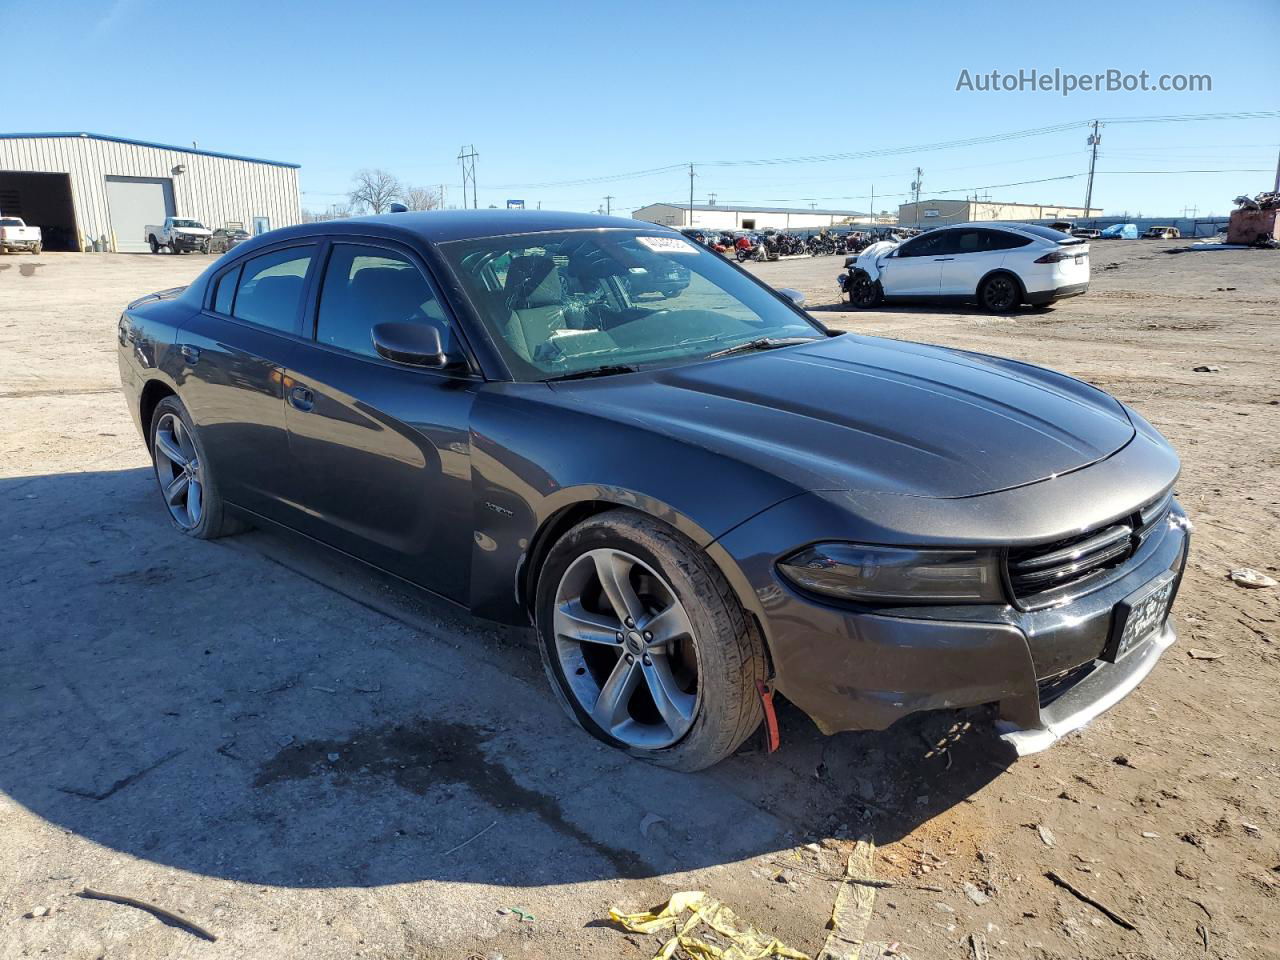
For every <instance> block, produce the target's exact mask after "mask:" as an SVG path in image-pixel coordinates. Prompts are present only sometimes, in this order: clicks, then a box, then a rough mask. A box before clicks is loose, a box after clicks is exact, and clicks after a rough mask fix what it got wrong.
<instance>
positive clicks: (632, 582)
mask: <svg viewBox="0 0 1280 960" xmlns="http://www.w3.org/2000/svg"><path fill="white" fill-rule="evenodd" d="M536 607H537V609H536V614H537V615H536V620H537V625H538V636H539V641H540V642H539V647H540V649H541V652H542V661H543V666H544V667H545V669H546V672H547V676H548V678H549V679H550V681H551V685H552V687H553V689H554V690H555V692H556V694H557V696H558V697H559V699H560V701H561V703H562V705H563V706H564V707H565V709H566V711H567V712H568V713H569V715H570V716H571V717H572V718H573V719H574V720H575V721H576V722H577V723H578V724H579V725H580V726H582V727H583V728H584V729H585V730H586V731H587V732H588V733H590V734H592V735H593V736H595V737H597V738H599V739H600V740H603V741H604V742H606V743H608V744H610V745H612V746H615V747H619V748H621V749H623V750H626V751H627V752H628V753H629V754H631V755H632V756H633V757H637V758H639V759H642V760H646V761H649V762H651V763H655V764H660V765H662V766H666V767H671V768H673V769H677V770H685V771H692V770H701V769H703V768H704V767H709V766H711V765H712V764H714V763H717V762H719V761H720V760H723V759H724V758H725V757H727V756H729V755H730V754H731V753H733V751H734V750H736V749H737V748H738V746H739V745H740V744H741V743H742V742H743V740H745V739H746V738H747V737H748V736H749V735H750V734H751V732H752V731H753V730H755V729H756V727H757V726H759V724H760V720H761V718H762V716H763V710H762V708H761V704H760V697H759V693H758V689H757V682H758V681H763V680H765V679H766V676H767V674H766V669H765V656H764V644H763V641H762V640H761V638H760V635H759V632H758V630H757V629H756V627H755V625H754V623H753V622H752V621H751V620H750V619H749V617H748V616H747V615H746V613H745V612H744V611H743V609H742V606H741V605H740V604H739V602H738V600H737V597H736V596H734V594H733V591H732V590H731V589H730V587H729V585H728V583H727V582H726V581H725V579H724V577H723V575H722V574H721V573H720V571H719V570H718V569H717V568H716V567H715V565H714V564H713V563H712V561H711V560H710V558H709V557H707V555H706V554H705V553H704V552H703V551H702V550H700V549H698V547H697V546H695V545H694V544H693V543H691V542H690V541H688V540H687V539H685V538H684V537H683V536H682V535H681V534H679V533H678V532H677V531H675V530H673V529H672V528H670V527H668V526H667V525H666V524H663V523H661V522H659V521H658V520H655V519H654V518H652V517H648V516H645V515H643V514H639V513H635V512H632V511H630V510H611V511H608V512H606V513H601V514H597V515H596V516H594V517H591V518H590V519H588V520H584V521H583V522H582V523H580V524H578V525H577V526H576V527H574V528H573V529H572V530H570V531H569V532H568V533H567V534H565V536H564V537H563V538H561V539H560V541H559V542H557V543H556V544H555V546H554V547H552V548H551V551H550V553H549V555H548V557H547V560H546V563H545V565H544V566H543V569H542V572H541V574H540V576H539V578H538V588H537V598H536Z"/></svg>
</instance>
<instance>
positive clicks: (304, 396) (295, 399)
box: [289, 387, 316, 410]
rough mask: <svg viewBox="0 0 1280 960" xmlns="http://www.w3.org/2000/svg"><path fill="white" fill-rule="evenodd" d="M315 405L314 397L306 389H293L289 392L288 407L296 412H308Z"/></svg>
mask: <svg viewBox="0 0 1280 960" xmlns="http://www.w3.org/2000/svg"><path fill="white" fill-rule="evenodd" d="M315 405H316V395H315V394H314V393H312V392H311V391H310V390H308V389H307V388H306V387H294V388H293V389H292V390H290V391H289V406H291V407H293V408H294V409H296V410H310V409H311V408H312V407H314V406H315Z"/></svg>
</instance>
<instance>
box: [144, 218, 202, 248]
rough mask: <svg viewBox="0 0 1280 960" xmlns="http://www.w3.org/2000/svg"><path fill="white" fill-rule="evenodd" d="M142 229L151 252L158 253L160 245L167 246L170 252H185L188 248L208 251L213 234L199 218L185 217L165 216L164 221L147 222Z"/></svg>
mask: <svg viewBox="0 0 1280 960" xmlns="http://www.w3.org/2000/svg"><path fill="white" fill-rule="evenodd" d="M144 231H145V232H144V234H143V235H144V236H145V237H146V240H147V243H148V244H150V245H151V252H152V253H159V252H160V248H161V247H168V248H169V252H170V253H186V252H187V251H188V250H199V251H200V252H201V253H208V252H209V240H210V238H211V237H212V236H213V231H212V230H210V229H209V228H208V227H206V226H205V225H204V224H203V223H201V222H200V221H199V220H190V219H188V218H186V217H165V218H164V223H162V224H158V225H157V224H154V223H149V224H147V226H146V227H145V228H144Z"/></svg>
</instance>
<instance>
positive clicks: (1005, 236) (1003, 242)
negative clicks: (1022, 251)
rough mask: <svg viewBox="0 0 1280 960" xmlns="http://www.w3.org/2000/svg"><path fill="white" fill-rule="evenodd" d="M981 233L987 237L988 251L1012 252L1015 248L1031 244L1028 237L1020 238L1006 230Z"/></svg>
mask: <svg viewBox="0 0 1280 960" xmlns="http://www.w3.org/2000/svg"><path fill="white" fill-rule="evenodd" d="M983 233H985V234H986V235H987V249H988V250H1013V249H1015V248H1017V247H1025V246H1026V245H1027V244H1028V243H1030V242H1031V238H1030V237H1020V236H1018V234H1016V233H1009V232H1008V231H1007V230H984V231H983Z"/></svg>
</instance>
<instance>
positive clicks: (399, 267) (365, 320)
mask: <svg viewBox="0 0 1280 960" xmlns="http://www.w3.org/2000/svg"><path fill="white" fill-rule="evenodd" d="M379 323H430V324H432V325H434V326H435V327H436V328H437V329H439V331H440V341H441V343H442V344H443V345H444V348H445V350H446V351H449V350H451V349H452V346H451V339H452V338H451V337H450V331H449V324H448V321H447V320H446V319H445V314H444V311H443V310H442V309H441V307H440V300H439V298H438V297H437V296H436V294H435V291H434V290H432V288H431V285H430V284H429V283H428V282H427V279H426V277H424V276H423V275H422V272H421V271H420V270H419V269H418V267H417V266H416V265H415V264H414V263H413V262H412V261H410V260H409V259H408V258H407V257H405V256H403V255H401V254H399V253H397V252H395V251H394V250H387V249H384V248H382V247H370V246H363V245H361V244H354V243H335V244H334V245H333V249H332V252H331V253H330V255H329V263H328V266H327V267H326V268H325V272H324V284H323V286H322V287H321V288H320V309H319V312H318V314H317V316H316V341H317V342H318V343H323V344H327V345H329V346H331V347H340V348H341V349H343V350H348V351H350V352H351V353H355V354H359V355H361V356H366V357H376V356H377V355H378V354H377V351H375V350H374V348H373V334H372V331H373V327H374V326H375V325H376V324H379Z"/></svg>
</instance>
